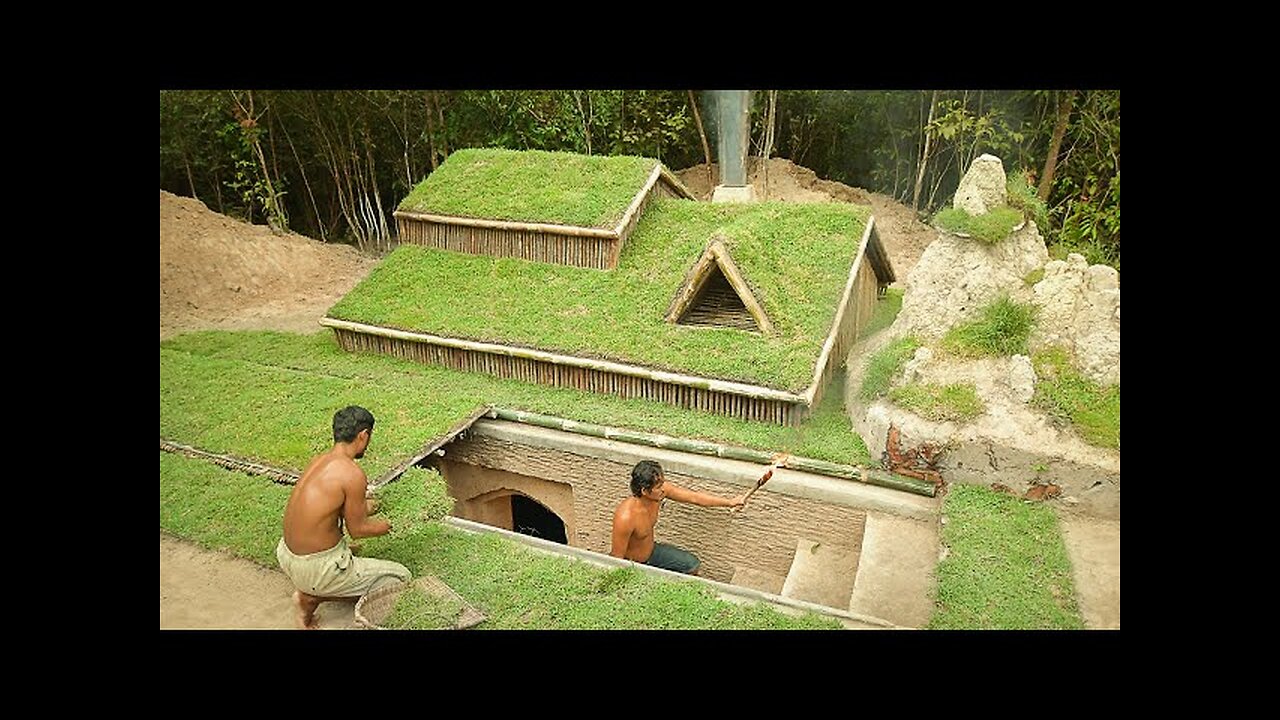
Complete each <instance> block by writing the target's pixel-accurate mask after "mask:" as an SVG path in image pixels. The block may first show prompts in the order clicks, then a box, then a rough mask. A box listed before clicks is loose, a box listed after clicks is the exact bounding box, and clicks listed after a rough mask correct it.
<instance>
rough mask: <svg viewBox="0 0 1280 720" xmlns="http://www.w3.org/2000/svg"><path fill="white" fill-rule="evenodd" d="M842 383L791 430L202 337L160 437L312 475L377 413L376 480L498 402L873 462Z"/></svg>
mask: <svg viewBox="0 0 1280 720" xmlns="http://www.w3.org/2000/svg"><path fill="white" fill-rule="evenodd" d="M842 395H843V393H842V392H841V391H840V389H839V388H838V387H832V388H831V389H830V390H829V391H828V392H827V394H826V396H825V397H824V398H823V401H822V403H820V404H819V406H818V408H817V409H816V410H815V412H814V413H813V414H812V415H811V416H810V418H809V419H808V420H807V421H806V422H805V423H804V424H803V425H801V426H798V427H783V426H778V425H772V424H767V423H757V422H748V421H745V420H738V419H735V418H730V417H723V416H720V415H713V414H711V413H705V412H699V411H693V410H685V409H682V408H678V407H674V406H671V405H665V404H662V403H656V402H650V401H646V400H628V399H622V398H616V397H613V396H610V395H604V394H599V393H590V392H584V391H579V390H571V389H566V388H553V387H546V386H541V385H532V384H527V383H522V382H519V381H515V380H503V379H500V378H495V377H492V376H488V375H483V374H479V373H465V372H459V371H456V370H450V369H448V368H443V367H435V366H428V365H420V364H417V363H413V362H410V361H407V360H400V359H398V358H393V357H389V356H384V355H377V354H352V353H346V352H343V351H342V350H341V349H340V348H339V347H338V345H337V343H336V342H335V341H334V338H333V336H332V334H331V333H328V332H323V333H316V334H314V335H294V334H289V333H276V332H225V331H218V332H201V333H191V334H186V335H181V336H179V337H176V338H173V339H171V340H166V341H164V342H162V343H160V435H161V436H162V437H165V438H168V439H171V440H174V441H176V442H180V443H184V444H187V445H193V446H195V447H199V448H201V449H203V450H208V451H211V452H217V453H226V454H230V455H234V456H236V457H240V458H244V459H247V460H256V461H259V462H264V463H267V464H269V465H274V466H276V467H280V468H284V469H291V470H294V471H300V470H301V469H302V468H304V467H305V466H306V463H307V461H308V460H310V459H311V457H312V456H314V455H315V454H317V453H320V452H323V451H324V450H326V449H328V448H329V447H330V446H331V445H332V438H333V434H332V422H333V414H334V412H336V411H337V410H338V409H340V408H342V407H343V406H346V405H350V404H356V405H362V406H364V407H366V408H368V409H369V410H370V411H371V412H372V413H373V415H374V417H375V418H376V420H377V433H376V434H375V438H376V439H375V441H374V442H373V443H372V444H371V445H370V446H369V450H368V453H367V454H366V456H365V459H364V461H363V463H362V466H363V467H364V468H365V472H366V473H368V475H369V478H370V479H374V478H377V477H378V476H380V475H381V474H382V473H384V472H386V471H387V470H389V469H390V468H392V467H394V466H395V465H396V464H397V463H398V462H400V461H402V460H404V459H405V458H407V457H409V456H411V455H412V454H413V453H414V452H415V451H417V450H419V449H420V448H421V447H422V446H423V445H424V444H425V443H426V442H427V441H429V440H431V439H433V438H435V437H438V436H440V435H443V434H444V433H445V432H447V431H448V430H449V428H450V427H452V426H453V425H454V424H455V423H457V422H458V421H460V420H462V419H463V418H465V417H466V416H467V415H468V414H470V413H471V412H472V411H473V410H474V409H475V408H476V407H478V406H481V405H485V404H493V405H498V406H502V407H508V408H512V409H517V410H526V411H530V412H537V413H544V414H548V415H556V416H559V417H565V418H570V419H573V420H579V421H582V422H589V423H597V424H601V425H611V426H614V427H619V428H627V429H631V430H640V431H643V432H653V433H660V434H664V435H674V436H677V437H686V438H694V439H700V440H708V441H712V442H720V443H727V444H732V445H739V446H744V447H750V448H755V449H758V450H765V451H769V452H773V451H786V452H790V453H792V454H795V455H802V456H806V457H812V458H817V459H821V460H829V461H832V462H840V463H851V464H853V463H862V462H868V461H869V459H870V458H869V457H868V455H867V450H866V446H865V445H864V444H863V443H862V440H861V438H859V437H858V436H857V435H856V434H855V433H853V432H852V429H851V427H850V424H849V420H848V418H847V417H846V416H845V415H844V412H843V407H842V400H841V398H842Z"/></svg>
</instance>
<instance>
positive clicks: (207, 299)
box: [160, 190, 376, 340]
mask: <svg viewBox="0 0 1280 720" xmlns="http://www.w3.org/2000/svg"><path fill="white" fill-rule="evenodd" d="M375 262H376V260H374V259H373V258H370V257H366V256H364V255H361V254H360V253H359V252H358V251H357V250H356V249H354V248H352V247H350V246H347V245H326V244H324V243H320V242H316V241H315V240H312V239H310V238H307V237H304V236H302V235H298V234H295V233H290V234H288V235H284V236H277V235H273V234H272V233H271V231H270V229H268V228H267V227H266V226H265V225H250V224H248V223H244V222H241V221H239V220H235V219H233V218H229V217H227V216H225V215H221V214H219V213H216V212H213V211H212V210H210V209H209V208H208V207H206V206H205V204H204V203H202V202H200V201H199V200H195V199H193V198H187V197H180V196H178V195H173V194H171V193H167V192H165V191H163V190H161V191H160V339H161V340H163V339H165V338H166V337H169V336H171V335H176V334H178V333H180V332H186V331H189V330H198V329H214V328H216V329H226V330H231V329H265V328H272V329H279V330H291V331H294V332H314V331H316V330H318V329H319V326H318V325H317V324H316V321H317V320H318V319H319V318H320V317H322V316H323V315H324V314H325V312H326V311H327V310H328V309H329V308H330V307H331V306H332V305H333V304H334V303H335V302H337V300H338V298H340V297H342V296H343V295H344V294H346V293H347V292H349V291H350V290H351V288H353V287H355V285H356V283H358V282H360V280H361V279H363V278H364V277H365V275H367V274H368V273H369V271H370V270H371V269H373V266H374V264H375Z"/></svg>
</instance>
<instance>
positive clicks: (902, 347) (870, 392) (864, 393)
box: [858, 336, 920, 400]
mask: <svg viewBox="0 0 1280 720" xmlns="http://www.w3.org/2000/svg"><path fill="white" fill-rule="evenodd" d="M918 347H920V342H919V341H918V340H916V339H915V338H914V337H911V336H907V337H904V338H899V339H898V340H895V341H893V342H891V343H889V344H888V345H885V346H884V347H882V348H880V349H879V350H878V351H876V353H875V354H874V355H872V356H871V360H869V361H868V362H867V371H866V373H865V374H864V375H863V376H862V387H861V389H859V391H858V396H859V397H861V398H862V399H863V400H874V399H876V398H878V397H880V396H881V395H884V394H885V393H886V392H888V391H889V385H890V383H892V382H893V377H894V376H895V375H897V374H898V371H900V370H902V366H903V365H904V364H906V362H907V361H908V360H910V359H911V356H912V355H914V354H915V352H916V348H918Z"/></svg>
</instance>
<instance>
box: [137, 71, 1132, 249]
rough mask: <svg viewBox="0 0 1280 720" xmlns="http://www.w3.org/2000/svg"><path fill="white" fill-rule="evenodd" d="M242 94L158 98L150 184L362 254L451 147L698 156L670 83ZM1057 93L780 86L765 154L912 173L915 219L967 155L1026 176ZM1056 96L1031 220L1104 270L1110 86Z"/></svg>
mask: <svg viewBox="0 0 1280 720" xmlns="http://www.w3.org/2000/svg"><path fill="white" fill-rule="evenodd" d="M246 95H247V93H246V91H238V93H237V92H233V91H228V90H218V91H162V92H161V93H160V187H161V188H162V189H165V190H168V191H170V192H174V193H178V194H182V195H188V196H195V197H197V198H199V199H201V200H203V201H204V202H205V203H206V204H207V205H209V206H210V207H211V208H213V209H215V210H218V211H220V212H224V213H227V214H231V215H235V216H238V217H242V218H246V219H253V220H256V221H259V222H261V221H262V220H263V219H264V218H266V217H267V216H268V215H269V214H270V212H271V208H270V203H271V201H272V197H273V195H274V197H275V199H276V200H278V202H279V214H280V216H281V217H283V218H288V223H289V227H291V228H292V229H294V230H297V231H298V232H301V233H303V234H306V235H309V236H311V237H316V238H320V239H323V240H333V241H340V242H348V243H351V244H355V245H359V246H361V247H365V248H367V249H373V250H380V249H384V248H385V247H389V245H390V243H391V242H392V241H393V238H392V237H391V234H392V229H393V224H392V222H391V217H390V214H391V212H392V209H393V208H394V207H395V205H396V203H398V202H399V201H400V199H402V198H403V197H404V196H405V195H406V194H407V193H408V191H409V189H411V188H412V187H413V186H414V185H416V184H417V183H419V182H421V181H422V179H423V178H425V177H426V176H427V175H428V174H429V173H430V172H431V171H432V170H433V169H434V168H435V167H437V166H438V165H439V163H440V162H441V161H443V159H444V158H445V157H447V156H448V155H449V153H451V152H452V151H453V150H456V149H458V148H465V147H503V148H510V149H518V150H524V149H536V150H564V151H571V152H579V153H585V154H591V155H640V156H646V157H654V158H658V159H660V160H661V161H662V162H663V163H664V164H665V165H667V166H668V167H670V168H673V169H681V168H684V167H688V166H690V165H694V164H697V163H699V162H702V160H703V154H702V147H701V140H700V139H699V136H698V131H697V127H696V124H695V122H694V119H693V114H692V109H691V107H690V105H689V97H688V93H687V91H685V90H448V91H442V90H340V91H312V90H289V91H265V90H254V91H253V92H252V97H253V99H254V101H255V111H254V113H255V115H256V118H255V121H254V125H253V127H252V128H251V131H252V132H251V133H246V128H244V127H243V126H242V125H240V124H239V120H241V119H242V118H237V115H236V103H235V99H236V98H237V97H241V98H243V97H245V96H246ZM1064 95H1065V91H1030V90H1028V91H1007V90H1001V91H989V90H988V91H984V90H968V91H965V90H945V91H944V90H939V91H937V92H936V93H935V92H934V91H932V90H929V91H913V90H872V91H851V90H834V91H833V90H782V91H780V92H779V93H778V100H777V113H776V120H775V125H774V134H775V137H774V143H773V148H772V151H771V154H772V155H774V156H777V157H783V158H788V159H790V160H791V161H792V162H795V163H797V164H799V165H803V166H805V167H807V168H810V169H811V170H813V171H814V172H815V173H817V175H818V176H819V177H822V178H826V179H831V180H836V181H839V182H843V183H846V184H848V185H852V186H855V187H863V188H866V189H868V190H872V191H876V192H881V193H884V194H886V195H890V196H892V197H894V198H895V199H897V200H899V201H902V202H906V203H907V204H911V202H912V200H913V194H914V191H915V185H916V183H917V179H919V181H920V186H921V187H920V193H919V195H920V201H919V207H918V210H919V212H920V213H921V215H922V216H928V215H932V214H933V213H934V212H936V211H937V210H938V209H939V208H940V207H942V206H943V205H945V204H947V203H948V202H949V201H950V199H951V197H952V195H954V193H955V189H956V186H957V185H958V184H959V181H960V178H961V176H962V175H963V173H964V171H965V170H966V169H967V168H968V165H969V163H971V162H972V160H973V159H974V158H976V157H977V156H978V155H980V154H982V153H987V152H989V153H993V154H995V155H998V156H999V157H1000V158H1001V159H1002V160H1003V161H1004V164H1005V168H1006V171H1007V172H1009V173H1023V172H1025V171H1023V170H1022V168H1030V169H1031V171H1030V172H1025V174H1026V175H1027V178H1026V179H1027V181H1028V183H1029V184H1030V185H1031V186H1032V187H1035V185H1036V184H1037V183H1036V178H1035V177H1034V175H1035V173H1036V172H1037V171H1039V170H1040V169H1041V168H1043V167H1044V165H1045V156H1046V154H1047V152H1048V149H1049V147H1050V144H1051V138H1052V136H1053V131H1054V126H1055V123H1056V121H1057V119H1058V114H1059V113H1058V109H1059V108H1060V107H1063V106H1062V105H1060V104H1059V103H1060V101H1061V99H1062V97H1063V96H1064ZM766 97H767V93H765V92H758V93H754V94H753V98H754V99H753V107H752V132H751V154H753V155H756V154H759V153H760V152H761V151H762V149H763V146H764V138H765V136H766V130H767V128H765V121H766V117H767V102H765V100H764V99H765V98H766ZM1071 97H1072V100H1073V103H1072V106H1071V112H1070V115H1069V121H1068V124H1067V126H1066V130H1065V133H1064V135H1063V141H1062V145H1061V148H1060V150H1059V153H1058V162H1057V166H1056V169H1055V171H1054V173H1053V183H1052V190H1051V192H1050V196H1049V199H1048V203H1047V206H1048V216H1047V217H1048V219H1049V222H1048V223H1039V222H1038V223H1037V224H1040V225H1043V227H1041V231H1042V233H1044V234H1045V235H1046V238H1047V239H1048V240H1049V242H1050V244H1051V246H1052V247H1051V250H1052V251H1053V252H1054V253H1055V254H1057V255H1065V253H1066V252H1082V253H1084V254H1085V255H1086V257H1088V258H1089V259H1090V261H1093V262H1107V263H1110V264H1112V265H1114V266H1116V267H1119V260H1120V93H1119V91H1115V90H1086V91H1078V92H1075V93H1073V94H1072V95H1071ZM698 99H699V101H700V105H701V107H700V110H701V114H702V119H703V122H704V124H705V125H706V126H707V128H706V129H707V132H708V134H709V135H710V136H711V138H710V139H711V145H712V147H714V146H715V133H716V128H715V120H716V113H715V112H711V110H712V107H711V102H710V98H709V97H708V96H707V95H705V94H698ZM255 142H256V143H257V145H256V147H255V145H254V143H255ZM926 146H927V147H928V152H927V153H926V152H925V148H926ZM257 148H260V149H261V153H262V156H261V157H260V158H259V157H257ZM268 185H270V188H268ZM272 191H274V192H272Z"/></svg>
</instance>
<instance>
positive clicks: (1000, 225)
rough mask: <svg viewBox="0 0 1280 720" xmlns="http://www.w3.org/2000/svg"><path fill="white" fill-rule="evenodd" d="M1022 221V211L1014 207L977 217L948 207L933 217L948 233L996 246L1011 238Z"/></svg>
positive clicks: (1003, 208)
mask: <svg viewBox="0 0 1280 720" xmlns="http://www.w3.org/2000/svg"><path fill="white" fill-rule="evenodd" d="M1022 220H1023V217H1022V211H1021V210H1018V209H1017V208H1012V207H1000V208H996V209H995V210H992V211H990V212H987V213H984V214H982V215H978V216H976V217H975V216H973V215H970V214H969V213H967V212H965V211H964V210H962V209H960V208H957V207H948V208H944V209H942V210H940V211H938V214H937V215H935V216H934V217H933V224H934V225H936V226H937V227H939V228H941V229H943V230H946V231H947V232H951V233H963V234H965V235H968V236H970V237H972V238H974V239H975V240H981V241H983V242H985V243H988V244H995V243H998V242H1000V241H1001V240H1004V239H1005V238H1007V237H1009V233H1011V232H1013V229H1014V228H1015V227H1017V226H1018V223H1020V222H1022Z"/></svg>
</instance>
